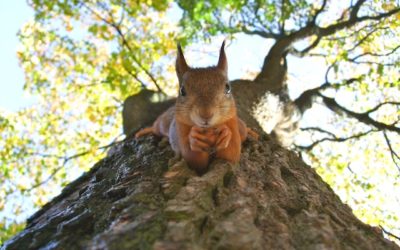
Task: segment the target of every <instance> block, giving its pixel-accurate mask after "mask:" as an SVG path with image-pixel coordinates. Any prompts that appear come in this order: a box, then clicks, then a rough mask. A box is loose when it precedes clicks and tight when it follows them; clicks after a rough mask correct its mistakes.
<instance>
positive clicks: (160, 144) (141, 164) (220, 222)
mask: <svg viewBox="0 0 400 250" xmlns="http://www.w3.org/2000/svg"><path fill="white" fill-rule="evenodd" d="M173 155H174V154H173V151H172V150H171V148H170V146H169V144H168V142H167V141H166V140H165V139H160V138H155V137H153V136H148V137H145V138H141V139H139V140H135V139H127V140H126V141H124V142H122V143H120V144H118V145H117V146H116V147H115V148H113V150H112V151H111V152H110V154H109V156H108V157H106V158H105V159H103V160H101V161H100V162H98V163H97V164H96V165H95V166H94V167H93V168H92V169H91V170H90V171H89V172H88V173H86V174H84V175H83V176H82V177H80V178H79V179H77V180H76V181H74V182H72V183H71V184H69V185H68V186H67V187H66V188H65V189H64V190H63V192H62V193H61V194H60V195H59V196H58V197H56V198H54V199H53V201H51V202H49V203H48V204H47V205H45V206H44V207H43V208H42V209H41V210H39V211H38V212H37V213H36V214H34V215H33V216H32V217H31V218H30V219H29V220H28V223H27V227H26V229H25V230H24V231H22V232H21V233H19V234H18V235H17V236H15V237H14V238H13V239H11V240H10V241H8V242H6V243H5V245H4V246H3V247H2V249H4V250H5V249H7V250H11V249H18V250H19V249H118V250H120V249H400V248H399V247H398V246H396V245H395V244H394V243H392V242H390V241H389V240H386V239H384V238H383V236H382V232H381V230H380V229H378V228H374V227H371V226H368V225H366V224H364V223H362V222H361V221H359V220H358V219H357V218H356V217H355V216H354V215H353V214H352V212H351V209H350V208H349V207H348V206H347V205H345V204H343V203H342V202H341V201H340V200H339V198H338V197H337V196H336V195H335V194H334V192H333V191H332V190H331V189H330V188H329V186H328V185H327V184H326V183H324V182H323V181H322V180H321V178H320V177H319V176H318V175H317V174H316V173H315V171H314V170H313V169H312V168H310V167H309V166H307V165H306V164H304V162H303V161H302V160H301V159H300V158H299V157H298V156H297V155H296V154H295V153H293V152H290V151H288V150H286V149H284V148H282V147H281V146H279V144H277V143H276V142H275V140H273V139H271V138H270V137H269V136H267V135H262V136H261V138H260V140H259V141H246V142H245V143H244V146H243V149H242V156H241V160H240V163H239V164H237V165H232V164H229V163H227V162H224V161H222V160H214V161H213V162H212V164H211V166H210V170H209V171H208V172H207V173H206V174H205V175H203V176H198V175H196V174H195V173H194V172H193V171H191V170H190V169H188V168H187V166H186V164H185V163H184V162H183V161H176V160H174V159H172V158H173Z"/></svg>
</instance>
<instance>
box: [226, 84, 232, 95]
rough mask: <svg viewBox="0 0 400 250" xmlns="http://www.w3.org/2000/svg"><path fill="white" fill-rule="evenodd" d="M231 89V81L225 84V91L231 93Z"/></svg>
mask: <svg viewBox="0 0 400 250" xmlns="http://www.w3.org/2000/svg"><path fill="white" fill-rule="evenodd" d="M231 91H232V89H231V85H230V84H229V83H227V84H226V85H225V93H226V94H230V93H231Z"/></svg>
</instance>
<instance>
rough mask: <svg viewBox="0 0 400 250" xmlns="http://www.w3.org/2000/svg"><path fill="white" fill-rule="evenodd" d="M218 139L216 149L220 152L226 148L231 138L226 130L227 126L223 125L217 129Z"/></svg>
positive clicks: (228, 130) (230, 133)
mask: <svg viewBox="0 0 400 250" xmlns="http://www.w3.org/2000/svg"><path fill="white" fill-rule="evenodd" d="M218 132H219V133H218V137H217V141H216V144H215V146H216V149H217V150H221V149H225V148H227V147H228V145H229V142H230V141H231V138H232V131H231V130H230V129H229V128H228V126H226V125H223V126H221V127H219V128H218Z"/></svg>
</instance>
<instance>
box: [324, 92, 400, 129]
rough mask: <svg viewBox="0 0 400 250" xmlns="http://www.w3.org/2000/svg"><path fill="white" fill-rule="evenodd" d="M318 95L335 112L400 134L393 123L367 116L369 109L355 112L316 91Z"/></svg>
mask: <svg viewBox="0 0 400 250" xmlns="http://www.w3.org/2000/svg"><path fill="white" fill-rule="evenodd" d="M318 96H319V97H321V98H322V101H323V102H324V103H325V105H326V106H327V107H328V108H329V109H330V110H332V111H334V112H335V113H344V114H346V115H348V116H349V117H352V118H355V119H357V120H358V121H359V122H362V123H365V124H367V125H372V126H374V127H375V128H377V129H380V130H388V131H393V132H396V133H399V134H400V128H399V127H396V126H395V125H390V124H386V123H382V122H379V121H376V120H374V119H372V118H371V117H369V113H370V112H369V111H366V112H364V113H357V112H354V111H351V110H349V109H347V108H345V107H343V106H341V105H340V104H339V103H337V102H336V100H335V99H334V98H330V97H327V96H324V95H322V94H320V93H318Z"/></svg>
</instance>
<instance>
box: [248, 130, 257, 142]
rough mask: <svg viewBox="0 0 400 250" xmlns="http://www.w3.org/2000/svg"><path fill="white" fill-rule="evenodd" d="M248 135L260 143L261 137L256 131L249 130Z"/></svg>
mask: <svg viewBox="0 0 400 250" xmlns="http://www.w3.org/2000/svg"><path fill="white" fill-rule="evenodd" d="M247 135H249V136H250V137H252V138H253V139H254V140H256V141H258V138H259V137H260V135H259V134H258V133H257V132H256V131H254V130H252V129H251V128H247Z"/></svg>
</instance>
